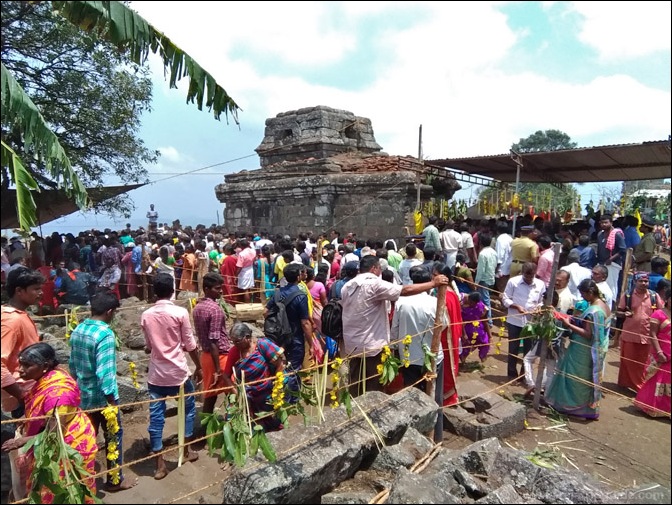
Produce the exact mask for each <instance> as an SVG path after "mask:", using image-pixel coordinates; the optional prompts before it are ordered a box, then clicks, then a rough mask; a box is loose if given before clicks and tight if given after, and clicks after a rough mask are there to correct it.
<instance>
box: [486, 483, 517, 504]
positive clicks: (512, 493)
mask: <svg viewBox="0 0 672 505" xmlns="http://www.w3.org/2000/svg"><path fill="white" fill-rule="evenodd" d="M475 503H491V504H495V505H499V504H504V503H523V499H522V498H521V496H520V495H519V494H518V493H517V492H516V490H515V489H514V487H513V486H512V485H511V484H504V485H503V486H501V487H499V488H497V489H495V490H494V491H492V492H491V493H490V494H488V495H487V496H484V497H483V498H480V499H478V500H476V502H475Z"/></svg>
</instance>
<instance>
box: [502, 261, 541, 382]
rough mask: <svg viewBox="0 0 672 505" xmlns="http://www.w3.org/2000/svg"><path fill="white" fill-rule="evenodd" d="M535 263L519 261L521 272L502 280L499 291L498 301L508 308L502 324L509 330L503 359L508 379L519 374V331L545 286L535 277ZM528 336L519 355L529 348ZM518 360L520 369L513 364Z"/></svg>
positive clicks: (538, 300)
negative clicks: (502, 284)
mask: <svg viewBox="0 0 672 505" xmlns="http://www.w3.org/2000/svg"><path fill="white" fill-rule="evenodd" d="M536 273H537V264H536V263H532V262H531V261H529V262H527V263H523V268H522V271H521V275H516V276H515V277H511V278H510V279H509V282H507V283H506V288H504V293H502V305H504V307H506V308H507V309H508V316H507V318H506V327H507V329H508V333H509V356H508V359H507V367H506V373H507V376H508V377H509V378H510V379H514V378H516V377H518V376H520V375H523V373H524V369H523V366H522V364H523V363H522V360H521V359H520V358H519V357H518V353H519V352H520V332H521V331H522V329H523V327H524V326H525V325H526V324H527V323H528V316H529V315H530V314H529V313H530V312H533V311H534V310H536V309H538V308H539V307H541V305H542V303H543V300H544V293H545V292H546V286H544V282H543V281H542V280H541V279H537V278H536V277H535V275H536ZM532 343H533V339H532V338H526V339H525V340H523V356H525V355H526V354H527V353H528V352H529V351H530V349H532ZM519 361H520V365H521V367H520V373H518V370H517V368H518V367H517V365H518V362H519Z"/></svg>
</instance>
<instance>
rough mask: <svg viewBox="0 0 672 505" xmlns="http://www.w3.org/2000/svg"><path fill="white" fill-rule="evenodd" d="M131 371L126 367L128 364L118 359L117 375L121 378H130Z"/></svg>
mask: <svg viewBox="0 0 672 505" xmlns="http://www.w3.org/2000/svg"><path fill="white" fill-rule="evenodd" d="M130 372H131V369H130V367H129V366H128V362H126V361H124V360H121V359H118V360H117V375H119V376H121V377H127V376H130Z"/></svg>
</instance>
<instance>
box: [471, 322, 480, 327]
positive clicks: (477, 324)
mask: <svg viewBox="0 0 672 505" xmlns="http://www.w3.org/2000/svg"><path fill="white" fill-rule="evenodd" d="M472 324H473V325H474V327H476V328H478V327H479V326H480V325H481V323H480V322H478V321H474V322H473V323H472Z"/></svg>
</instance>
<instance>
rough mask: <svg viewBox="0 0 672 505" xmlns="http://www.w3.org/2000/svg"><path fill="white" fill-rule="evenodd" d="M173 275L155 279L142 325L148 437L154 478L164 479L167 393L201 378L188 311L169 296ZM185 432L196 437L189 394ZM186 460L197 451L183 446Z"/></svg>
mask: <svg viewBox="0 0 672 505" xmlns="http://www.w3.org/2000/svg"><path fill="white" fill-rule="evenodd" d="M173 282H174V281H173V278H172V277H171V276H170V275H169V274H158V275H157V276H156V277H155V279H154V294H155V295H156V297H157V301H156V303H155V304H154V305H153V306H152V307H150V308H149V309H147V310H146V311H145V312H143V314H142V316H141V318H140V325H141V326H142V330H143V332H144V334H145V352H146V353H147V354H150V359H149V374H148V375H147V389H148V391H149V397H150V398H151V399H152V400H154V401H153V402H152V403H150V404H149V429H148V431H149V440H150V444H151V451H152V453H153V454H157V456H156V471H155V472H154V478H155V479H156V480H160V479H163V478H164V477H165V476H166V475H168V470H167V468H166V463H165V461H164V459H163V456H162V455H160V454H158V453H160V452H161V451H162V450H163V426H164V424H165V415H166V400H165V398H166V397H167V396H175V395H177V394H178V393H179V390H180V386H182V385H184V392H185V394H189V393H193V392H194V382H196V384H200V382H201V381H202V372H201V360H200V358H199V355H198V348H197V347H196V339H195V338H194V333H193V331H192V329H191V322H190V321H189V312H187V309H185V308H183V307H178V306H177V305H175V304H174V303H173V302H172V301H171V300H170V298H171V297H172V295H173V291H174V287H173V285H174V284H173ZM184 351H187V352H188V353H189V355H190V356H191V359H192V361H193V362H194V365H196V370H195V371H194V374H193V379H194V382H192V380H191V377H190V375H191V373H190V371H189V366H188V364H187V357H186V356H185V354H184ZM185 411H186V412H185V414H186V423H185V435H186V439H187V441H191V440H192V439H193V437H194V421H195V420H196V399H195V396H194V395H193V394H192V395H189V396H187V397H186V398H185ZM184 455H185V457H186V459H187V461H196V460H197V459H198V453H196V452H195V451H193V450H191V451H190V450H189V445H186V446H185V448H184Z"/></svg>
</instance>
